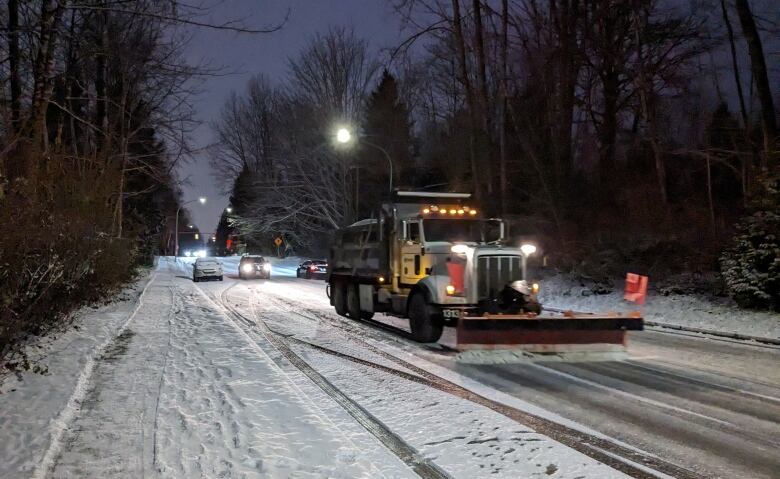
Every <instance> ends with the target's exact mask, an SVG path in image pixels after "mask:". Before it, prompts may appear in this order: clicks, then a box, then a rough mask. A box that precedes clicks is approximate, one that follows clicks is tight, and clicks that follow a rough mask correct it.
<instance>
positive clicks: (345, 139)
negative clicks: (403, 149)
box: [336, 128, 393, 195]
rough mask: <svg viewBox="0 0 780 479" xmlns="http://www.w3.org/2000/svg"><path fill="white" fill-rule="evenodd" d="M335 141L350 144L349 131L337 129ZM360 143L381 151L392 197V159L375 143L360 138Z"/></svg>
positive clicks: (350, 134)
mask: <svg viewBox="0 0 780 479" xmlns="http://www.w3.org/2000/svg"><path fill="white" fill-rule="evenodd" d="M336 141H338V142H339V143H351V142H352V133H350V131H349V130H348V129H346V128H339V130H338V131H337V132H336ZM360 141H361V142H363V143H365V144H366V145H368V146H370V147H372V148H376V149H377V150H379V151H381V152H382V154H383V155H384V156H385V159H386V160H387V164H388V166H389V167H390V195H392V194H393V159H392V158H391V157H390V153H388V152H387V150H385V149H384V148H382V147H381V146H379V145H377V144H376V143H371V142H370V141H368V140H366V139H365V138H361V139H360Z"/></svg>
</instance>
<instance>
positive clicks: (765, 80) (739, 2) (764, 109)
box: [736, 0, 778, 169]
mask: <svg viewBox="0 0 780 479" xmlns="http://www.w3.org/2000/svg"><path fill="white" fill-rule="evenodd" d="M736 8H737V14H738V15H739V22H740V24H741V25H742V34H743V35H744V36H745V41H746V42H747V44H748V51H749V52H750V70H751V72H752V73H753V81H754V82H755V85H756V91H757V92H758V99H759V102H760V103H761V128H762V130H763V132H764V156H763V161H762V167H763V168H765V169H766V168H774V167H775V165H776V161H775V157H776V156H778V155H777V152H776V151H775V149H776V146H775V144H776V141H777V118H776V116H775V115H776V113H775V105H774V102H773V100H772V90H771V87H770V86H769V76H768V74H767V68H766V59H765V58H764V46H763V44H762V42H761V37H760V36H759V34H758V29H757V28H756V22H755V19H754V18H753V12H751V10H750V4H749V3H748V0H736Z"/></svg>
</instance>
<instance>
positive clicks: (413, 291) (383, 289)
mask: <svg viewBox="0 0 780 479" xmlns="http://www.w3.org/2000/svg"><path fill="white" fill-rule="evenodd" d="M470 200H471V195H470V194H468V193H434V192H413V191H396V192H395V194H394V197H393V199H392V201H390V202H386V203H384V204H382V205H381V207H379V208H378V210H377V211H376V213H375V214H374V215H372V216H373V217H372V218H369V219H364V220H361V221H358V222H356V223H354V224H352V225H350V226H347V227H345V228H342V229H340V230H338V231H337V232H336V235H335V238H334V241H333V244H332V245H331V248H330V257H329V260H328V273H327V281H328V294H329V297H330V303H331V305H332V306H333V307H334V308H335V310H336V312H337V313H338V314H340V315H342V316H348V317H351V318H353V319H363V320H370V319H371V318H372V317H373V315H374V313H386V314H390V315H394V316H399V317H403V318H408V319H409V326H410V329H411V334H412V337H413V338H414V339H415V340H416V341H419V342H435V341H438V340H439V338H440V337H441V335H442V332H443V328H444V327H445V326H450V327H454V328H455V334H456V345H455V347H456V348H457V349H461V350H465V349H503V348H520V349H523V350H527V351H534V352H559V351H567V350H570V348H573V349H577V348H581V347H585V349H586V350H588V348H589V347H592V346H595V345H601V346H604V345H607V346H611V347H617V348H623V347H624V346H625V341H626V331H628V330H640V329H642V326H643V323H642V318H641V317H640V316H639V315H638V314H635V313H633V314H617V313H608V314H584V313H573V312H570V311H559V312H552V311H544V310H543V308H542V306H541V304H540V303H539V301H538V299H537V293H538V292H539V285H538V284H536V283H531V282H530V281H529V280H528V272H527V267H526V265H527V260H528V258H529V257H530V256H532V255H533V254H535V252H536V246H535V245H533V244H530V243H527V244H521V245H511V244H509V241H508V232H507V227H506V224H505V222H504V221H503V220H502V219H499V218H485V217H484V216H483V215H482V214H481V211H480V210H478V209H477V208H475V207H473V206H472V202H471V201H470Z"/></svg>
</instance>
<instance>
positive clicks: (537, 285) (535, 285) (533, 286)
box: [531, 283, 539, 294]
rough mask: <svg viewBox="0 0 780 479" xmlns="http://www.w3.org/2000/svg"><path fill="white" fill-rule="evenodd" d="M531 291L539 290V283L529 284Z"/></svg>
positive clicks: (536, 291)
mask: <svg viewBox="0 0 780 479" xmlns="http://www.w3.org/2000/svg"><path fill="white" fill-rule="evenodd" d="M531 292H532V293H534V294H536V293H538V292H539V283H534V284H532V285H531Z"/></svg>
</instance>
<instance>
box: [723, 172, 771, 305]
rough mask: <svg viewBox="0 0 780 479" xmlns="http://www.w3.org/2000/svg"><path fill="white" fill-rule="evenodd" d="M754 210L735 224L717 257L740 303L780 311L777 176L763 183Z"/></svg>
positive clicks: (734, 295) (724, 276)
mask: <svg viewBox="0 0 780 479" xmlns="http://www.w3.org/2000/svg"><path fill="white" fill-rule="evenodd" d="M764 184H765V186H766V190H765V194H763V195H762V196H761V199H760V201H759V202H758V203H757V206H756V210H755V212H754V213H753V214H752V215H750V216H748V217H746V218H743V219H742V220H741V221H740V222H739V224H737V226H736V228H737V232H736V235H735V236H734V239H733V242H732V244H731V246H730V247H729V248H728V249H727V250H725V251H724V252H723V254H722V255H721V258H720V264H721V270H722V274H723V280H724V282H725V284H726V287H727V289H728V291H729V293H730V294H731V296H732V297H733V298H734V300H735V301H737V303H738V304H739V305H740V306H743V307H746V308H762V309H774V310H780V179H778V178H774V179H772V180H770V181H766V182H765V183H764Z"/></svg>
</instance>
